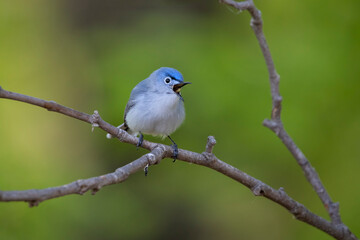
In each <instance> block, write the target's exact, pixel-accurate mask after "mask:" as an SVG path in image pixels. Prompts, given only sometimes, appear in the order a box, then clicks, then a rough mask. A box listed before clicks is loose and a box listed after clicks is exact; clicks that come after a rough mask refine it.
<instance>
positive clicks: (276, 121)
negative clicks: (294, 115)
mask: <svg viewBox="0 0 360 240" xmlns="http://www.w3.org/2000/svg"><path fill="white" fill-rule="evenodd" d="M221 2H222V3H224V4H227V5H230V6H232V7H234V8H236V9H239V10H245V9H246V10H248V11H249V12H250V14H251V17H252V19H251V24H250V25H251V27H252V28H253V30H254V33H255V35H256V38H257V39H258V42H259V45H260V48H261V51H262V53H263V55H264V58H265V62H266V66H267V69H268V72H269V80H270V88H271V96H272V105H273V107H272V112H271V120H269V119H265V120H264V122H263V125H264V126H266V127H268V128H269V129H271V130H272V131H273V132H274V133H275V134H276V135H277V136H278V137H279V138H280V139H281V141H282V142H283V143H284V145H285V146H286V147H287V148H288V150H289V151H290V152H291V154H292V155H293V156H294V158H295V159H296V161H297V162H298V164H299V165H300V167H301V168H302V170H303V172H304V174H305V177H306V179H307V180H308V181H309V182H310V184H311V185H312V187H313V188H314V190H315V191H316V193H317V195H318V196H319V198H320V199H321V201H322V203H323V205H324V206H325V208H326V210H327V211H328V213H329V215H330V218H331V221H332V222H333V223H335V224H342V221H341V217H340V213H339V204H338V203H334V202H333V201H332V200H331V197H330V195H329V194H328V192H327V191H326V189H325V187H324V185H323V184H322V182H321V180H320V177H319V175H318V174H317V172H316V171H315V169H314V168H313V167H312V166H311V164H310V162H309V161H308V160H307V158H306V157H305V155H304V154H303V152H302V151H301V150H300V149H299V148H298V147H297V146H296V144H295V143H294V141H293V140H292V138H291V137H290V136H289V134H288V133H287V132H286V131H285V128H284V126H283V123H282V121H281V101H282V97H281V96H280V90H279V81H280V76H279V74H278V73H277V72H276V69H275V65H274V61H273V59H272V57H271V54H270V50H269V46H268V45H267V42H266V39H265V36H264V33H263V31H262V25H263V23H262V19H261V13H260V11H259V10H258V9H257V8H256V7H255V4H254V2H253V1H252V0H247V1H244V2H241V3H239V2H235V1H233V0H221Z"/></svg>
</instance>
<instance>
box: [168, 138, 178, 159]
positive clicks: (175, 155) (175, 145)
mask: <svg viewBox="0 0 360 240" xmlns="http://www.w3.org/2000/svg"><path fill="white" fill-rule="evenodd" d="M168 138H169V139H170V141H171V142H172V143H173V144H172V145H171V147H172V148H173V155H172V157H173V159H174V161H173V162H175V161H176V159H177V156H178V153H179V149H178V146H177V144H176V143H175V142H174V140H172V139H171V137H170V136H168Z"/></svg>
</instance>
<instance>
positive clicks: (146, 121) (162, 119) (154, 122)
mask: <svg viewBox="0 0 360 240" xmlns="http://www.w3.org/2000/svg"><path fill="white" fill-rule="evenodd" d="M187 84H190V82H184V80H183V76H182V75H181V73H180V72H179V71H177V70H176V69H174V68H169V67H162V68H159V69H158V70H156V71H154V72H153V73H152V74H150V76H149V77H148V78H146V79H145V80H143V81H141V82H140V83H138V84H137V85H136V86H135V87H134V89H133V90H132V91H131V94H130V99H129V101H128V103H127V105H126V107H125V113H124V123H123V124H121V125H120V126H118V128H120V129H123V130H125V131H127V132H128V133H129V134H131V135H134V136H138V135H140V137H139V141H138V143H137V147H139V146H141V144H142V142H143V140H144V136H143V134H149V135H153V136H161V137H162V138H165V137H168V138H169V139H170V140H171V142H172V145H171V146H172V148H173V156H172V157H173V159H174V162H175V160H176V158H177V155H178V147H177V145H176V143H175V142H174V140H172V139H171V137H170V134H171V133H173V132H174V131H175V130H176V129H177V128H178V127H179V126H180V125H181V123H182V122H183V121H184V119H185V109H184V99H183V97H182V96H181V93H180V90H181V88H182V87H183V86H185V85H187ZM106 136H107V138H112V135H111V134H107V135H106Z"/></svg>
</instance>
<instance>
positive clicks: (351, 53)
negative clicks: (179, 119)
mask: <svg viewBox="0 0 360 240" xmlns="http://www.w3.org/2000/svg"><path fill="white" fill-rule="evenodd" d="M255 3H256V4H257V6H258V8H259V9H260V10H261V11H262V13H263V20H264V31H265V35H266V37H267V40H268V43H269V45H270V49H271V52H272V54H273V58H274V61H275V64H276V67H277V70H278V72H279V74H280V75H281V84H280V86H281V94H282V96H283V98H284V102H283V121H284V124H285V127H286V129H287V130H288V132H289V134H290V135H291V136H292V137H293V139H294V140H295V142H296V143H297V144H298V146H299V147H300V148H301V149H302V150H303V151H304V153H305V154H306V156H307V157H308V159H309V160H310V161H311V163H312V164H313V166H314V167H315V168H316V170H317V171H318V173H319V174H320V176H321V179H322V181H323V183H324V184H325V186H326V188H327V190H328V191H329V193H330V195H331V196H332V198H333V200H334V201H339V202H340V206H341V215H342V218H343V221H344V222H345V223H346V224H347V225H348V226H349V227H350V229H351V230H352V231H353V232H354V233H355V234H357V235H358V236H360V224H359V216H360V204H359V203H360V191H359V186H358V183H359V180H360V177H359V171H360V161H359V160H360V159H359V157H360V144H359V136H360V109H359V103H360V95H359V89H360V82H359V74H360V67H359V54H360V47H359V46H360V44H359V43H360V28H359V23H360V16H359V10H360V2H359V1H357V0H352V1H351V0H349V1H343V2H341V4H339V2H338V1H334V0H331V1H326V2H323V1H310V0H305V1H291V2H289V1H285V0H276V1H264V0H260V1H255ZM249 21H250V17H249V14H248V13H242V14H239V13H238V12H236V11H234V10H233V9H231V8H229V7H226V6H224V5H221V4H219V3H218V2H217V1H215V0H214V1H205V0H198V1H190V0H188V1H180V0H178V1H161V0H156V1H145V0H143V1H140V0H137V1H115V0H105V1H96V0H75V1H74V0H57V1H55V0H53V1H46V0H34V1H25V0H16V1H1V2H0V35H1V37H0V56H1V57H0V85H1V86H2V87H3V88H4V89H7V90H10V91H15V92H20V93H24V94H28V95H31V96H36V97H40V98H43V99H48V100H54V101H56V102H58V103H61V104H64V105H66V106H69V107H72V108H75V109H77V110H80V111H83V112H87V113H92V112H93V110H95V109H96V110H98V111H99V112H100V114H101V116H102V117H103V119H104V120H106V121H108V122H110V123H112V124H114V125H117V124H119V123H121V121H122V118H123V110H124V108H125V105H126V102H127V99H128V97H129V94H130V91H131V89H132V88H133V87H134V86H135V85H136V84H137V83H138V82H139V81H140V80H142V79H144V78H146V77H147V76H148V75H149V74H150V73H151V72H152V71H154V70H155V69H157V68H159V67H161V66H169V67H175V68H177V69H179V70H180V71H181V72H182V73H183V75H184V78H185V79H186V81H191V82H193V84H192V85H191V86H189V87H186V88H184V90H183V96H184V98H185V101H186V112H187V118H186V121H185V122H184V124H183V125H182V127H181V128H180V129H179V130H178V131H177V132H176V133H174V134H173V135H172V137H173V138H174V139H175V140H176V142H177V143H178V145H179V146H180V147H181V148H184V149H188V150H191V151H195V152H202V151H203V150H204V147H205V143H206V138H207V136H208V135H214V136H215V137H216V139H217V141H218V144H217V145H216V147H215V150H214V152H215V154H216V155H217V156H218V157H219V158H220V159H222V160H224V161H226V162H227V163H229V164H232V165H233V166H235V167H237V168H239V169H241V170H243V171H245V172H247V173H249V174H250V175H252V176H254V177H256V178H258V179H260V180H262V181H264V182H265V183H267V184H269V185H271V186H272V187H274V188H279V187H284V188H285V190H286V192H287V193H288V194H289V195H290V196H292V197H293V198H295V199H297V200H298V201H300V202H301V203H303V204H305V205H306V206H307V207H308V208H309V209H310V210H312V211H314V212H315V213H317V214H320V215H321V216H323V217H325V218H327V219H328V216H327V214H326V211H325V210H324V208H323V207H322V205H321V203H320V200H319V199H318V198H317V196H316V194H315V193H314V191H313V190H312V188H311V187H310V185H309V184H308V183H307V182H306V180H305V178H304V176H303V173H302V171H301V170H300V168H299V167H298V166H297V164H296V162H295V160H294V159H293V158H292V157H291V155H290V154H289V152H288V151H287V150H286V149H285V147H284V146H283V145H282V143H281V141H280V140H278V139H277V138H276V136H275V135H274V134H273V133H272V132H271V131H269V130H268V129H266V128H264V127H263V126H262V125H261V123H262V121H263V119H264V118H266V117H269V115H270V110H271V98H270V90H269V83H268V76H267V71H266V66H265V63H264V59H263V57H262V55H261V52H260V48H259V46H258V43H257V41H256V39H255V36H254V34H253V33H252V30H251V28H250V26H249ZM0 136H1V138H0V143H1V145H0V152H1V160H0V189H1V190H22V189H31V188H46V187H50V186H57V185H62V184H66V183H69V182H71V181H74V180H77V179H80V178H88V177H92V176H98V175H101V174H104V173H108V172H112V171H114V170H115V169H116V168H117V167H120V166H122V165H124V164H126V163H128V162H130V161H131V160H134V159H136V158H138V157H139V156H141V155H142V154H144V153H146V151H145V150H138V151H136V149H135V147H134V146H130V145H127V144H123V143H120V142H119V141H116V140H114V139H113V140H107V139H106V138H105V133H104V132H103V131H101V130H99V129H95V131H94V132H91V127H90V125H88V124H86V123H83V122H81V121H77V120H74V119H71V118H68V117H65V116H62V115H59V114H55V113H50V112H47V111H45V110H43V109H41V108H38V107H34V106H31V105H28V104H24V103H19V102H15V101H9V100H4V99H0ZM147 139H151V140H153V141H161V140H160V139H156V138H151V137H147ZM164 143H166V144H169V141H168V140H165V141H164ZM0 212H1V214H0V239H9V240H11V239H50V238H51V239H65V238H66V239H331V238H330V237H329V236H328V235H326V234H325V233H322V232H320V231H319V230H316V229H315V228H313V227H310V226H308V225H306V224H304V223H302V222H298V221H296V220H295V219H294V218H293V217H292V216H291V215H290V214H289V213H288V212H287V211H286V210H284V209H283V208H281V207H279V206H278V205H276V204H274V203H273V202H270V201H269V200H267V199H264V198H261V197H254V196H253V195H252V193H251V192H250V191H249V190H248V189H247V188H245V187H244V186H242V185H240V184H239V183H237V182H235V181H233V180H231V179H229V178H227V177H225V176H223V175H221V174H219V173H217V172H215V171H213V170H210V169H207V168H204V167H200V166H196V165H191V164H188V163H185V162H181V161H177V162H176V163H175V164H173V163H172V161H171V160H169V159H166V160H163V161H162V162H161V164H159V165H157V166H153V167H151V168H150V173H149V176H148V177H146V178H145V177H144V174H143V173H142V172H138V173H136V174H134V175H132V176H131V177H130V178H129V179H128V180H127V181H126V182H124V183H122V184H118V185H112V186H109V187H105V188H103V189H102V190H101V191H100V192H99V193H97V194H96V195H95V196H91V195H90V194H89V193H87V194H85V195H84V196H79V195H71V196H66V197H62V198H58V199H54V200H50V201H46V202H44V203H41V204H40V205H39V206H38V207H34V208H29V207H28V205H27V204H26V203H23V202H20V203H15V202H13V203H0Z"/></svg>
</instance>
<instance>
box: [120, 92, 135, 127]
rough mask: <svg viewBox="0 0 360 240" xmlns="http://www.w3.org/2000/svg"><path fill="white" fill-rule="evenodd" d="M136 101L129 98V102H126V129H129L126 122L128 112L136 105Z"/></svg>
mask: <svg viewBox="0 0 360 240" xmlns="http://www.w3.org/2000/svg"><path fill="white" fill-rule="evenodd" d="M135 104H136V102H135V101H133V100H131V98H130V99H129V101H128V103H127V104H126V107H125V112H124V124H123V125H124V126H123V128H122V129H124V130H125V131H127V130H128V129H129V127H128V125H127V123H126V115H127V114H128V112H129V111H130V109H131V108H133V107H134V106H135Z"/></svg>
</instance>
